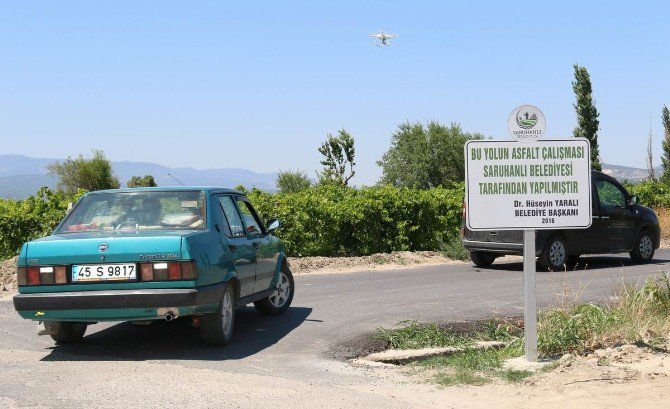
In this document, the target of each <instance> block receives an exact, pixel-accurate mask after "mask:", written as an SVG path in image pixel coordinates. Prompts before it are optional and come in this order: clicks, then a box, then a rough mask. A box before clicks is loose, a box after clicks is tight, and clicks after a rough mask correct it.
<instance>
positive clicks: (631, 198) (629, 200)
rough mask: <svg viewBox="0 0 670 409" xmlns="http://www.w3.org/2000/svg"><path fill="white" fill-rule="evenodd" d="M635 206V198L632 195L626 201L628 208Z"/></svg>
mask: <svg viewBox="0 0 670 409" xmlns="http://www.w3.org/2000/svg"><path fill="white" fill-rule="evenodd" d="M636 204H637V196H635V195H633V196H631V197H630V199H628V206H635V205H636Z"/></svg>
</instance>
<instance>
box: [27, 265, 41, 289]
mask: <svg viewBox="0 0 670 409" xmlns="http://www.w3.org/2000/svg"><path fill="white" fill-rule="evenodd" d="M27 270H28V271H27V273H26V284H28V285H40V268H39V267H28V269H27Z"/></svg>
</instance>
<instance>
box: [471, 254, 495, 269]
mask: <svg viewBox="0 0 670 409" xmlns="http://www.w3.org/2000/svg"><path fill="white" fill-rule="evenodd" d="M470 260H472V262H473V263H475V265H476V266H477V267H488V266H490V265H491V264H493V262H494V261H495V260H496V255H495V254H493V253H489V252H487V251H471V252H470Z"/></svg>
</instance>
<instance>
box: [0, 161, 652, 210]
mask: <svg viewBox="0 0 670 409" xmlns="http://www.w3.org/2000/svg"><path fill="white" fill-rule="evenodd" d="M63 160H64V159H47V158H31V157H29V156H22V155H0V198H6V199H23V198H26V197H28V196H30V195H32V194H34V193H35V192H37V190H38V189H39V188H41V187H42V186H48V187H51V188H53V187H56V185H57V183H58V180H57V179H56V178H54V177H52V176H49V174H48V170H47V165H49V164H50V163H53V162H56V161H61V162H62V161H63ZM112 168H113V169H114V174H115V175H116V176H117V177H118V178H119V181H120V182H121V186H125V185H126V182H127V181H128V179H130V178H131V177H133V176H144V175H152V176H153V177H154V179H155V180H156V183H157V184H158V186H176V185H179V182H177V181H176V180H175V179H173V178H172V177H170V175H172V176H174V177H175V178H177V179H179V180H180V181H181V182H182V183H184V184H185V185H200V186H221V187H235V186H237V185H243V186H245V187H247V188H252V187H257V188H259V189H261V190H265V191H269V192H274V191H275V190H276V188H275V180H276V179H277V173H274V172H273V173H257V172H253V171H250V170H247V169H236V168H222V169H194V168H172V167H169V166H164V165H158V164H155V163H147V162H129V161H121V162H112ZM603 171H604V172H605V173H607V174H608V175H610V176H612V177H614V178H616V179H618V180H621V181H623V180H627V181H629V182H633V183H636V182H640V181H642V180H644V179H646V178H647V177H648V173H647V170H646V169H640V168H633V167H628V166H618V165H610V164H603ZM655 172H656V175H657V176H658V175H660V174H661V167H660V166H659V167H658V168H656V169H655Z"/></svg>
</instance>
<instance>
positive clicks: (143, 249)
mask: <svg viewBox="0 0 670 409" xmlns="http://www.w3.org/2000/svg"><path fill="white" fill-rule="evenodd" d="M184 234H186V233H185V232H182V231H179V232H176V231H166V232H155V231H154V232H142V231H139V232H133V233H119V234H111V235H110V234H109V233H107V232H104V233H103V232H99V233H98V232H85V233H66V234H56V235H52V236H48V237H45V238H43V239H39V240H36V241H32V242H30V243H29V244H28V248H27V253H26V258H27V262H28V265H72V264H86V263H127V262H138V261H143V260H169V259H179V258H181V243H182V240H181V238H182V235H184Z"/></svg>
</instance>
